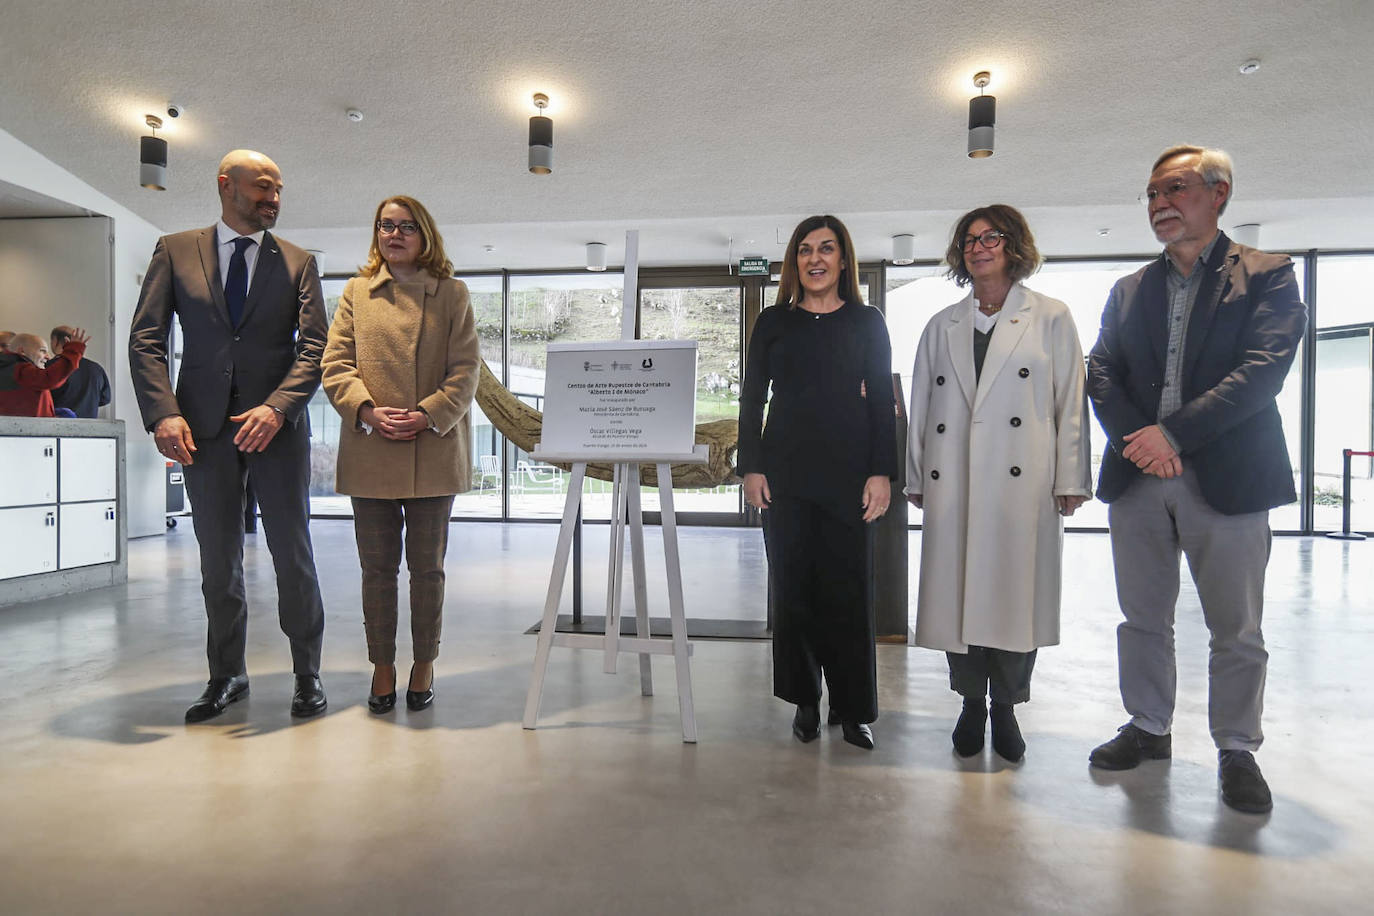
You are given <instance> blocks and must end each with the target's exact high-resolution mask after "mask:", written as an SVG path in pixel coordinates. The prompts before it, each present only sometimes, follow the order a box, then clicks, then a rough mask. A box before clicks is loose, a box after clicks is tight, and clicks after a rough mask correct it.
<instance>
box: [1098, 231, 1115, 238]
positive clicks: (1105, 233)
mask: <svg viewBox="0 0 1374 916" xmlns="http://www.w3.org/2000/svg"><path fill="white" fill-rule="evenodd" d="M1097 234H1098V235H1099V236H1101V237H1102V238H1104V239H1105V238H1106V237H1107V236H1109V235H1111V234H1112V230H1110V229H1099V230H1097Z"/></svg>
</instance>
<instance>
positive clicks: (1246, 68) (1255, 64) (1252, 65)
mask: <svg viewBox="0 0 1374 916" xmlns="http://www.w3.org/2000/svg"><path fill="white" fill-rule="evenodd" d="M1259 68H1260V62H1259V60H1258V59H1257V58H1254V57H1252V58H1250V59H1249V60H1247V61H1246V62H1245V63H1243V64H1241V65H1240V72H1241V73H1244V74H1245V75H1246V76H1249V75H1250V74H1251V73H1254V72H1255V71H1256V70H1258V69H1259Z"/></svg>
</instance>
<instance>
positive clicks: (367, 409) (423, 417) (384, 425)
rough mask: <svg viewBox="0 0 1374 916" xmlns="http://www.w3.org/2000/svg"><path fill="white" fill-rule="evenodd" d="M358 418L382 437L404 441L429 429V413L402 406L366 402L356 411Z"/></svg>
mask: <svg viewBox="0 0 1374 916" xmlns="http://www.w3.org/2000/svg"><path fill="white" fill-rule="evenodd" d="M358 419H360V420H362V421H363V422H364V423H366V424H367V425H368V426H370V427H372V428H373V429H374V430H376V431H377V432H378V433H380V434H381V436H382V438H383V439H392V440H394V441H396V442H406V441H408V440H410V439H414V438H415V437H416V436H417V435H419V434H420V433H421V432H423V431H424V430H426V429H429V414H427V413H425V412H424V411H423V410H407V409H406V408H404V407H377V406H374V405H372V404H366V405H364V406H363V408H362V409H361V410H359V411H358Z"/></svg>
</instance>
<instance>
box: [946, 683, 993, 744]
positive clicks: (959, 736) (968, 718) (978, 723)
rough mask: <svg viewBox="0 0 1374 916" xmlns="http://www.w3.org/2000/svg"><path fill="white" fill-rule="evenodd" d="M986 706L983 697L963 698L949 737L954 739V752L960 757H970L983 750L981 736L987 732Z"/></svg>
mask: <svg viewBox="0 0 1374 916" xmlns="http://www.w3.org/2000/svg"><path fill="white" fill-rule="evenodd" d="M987 725H988V708H987V707H986V706H984V705H983V698H982V697H978V698H976V699H975V698H973V697H965V698H964V711H963V712H961V713H959V721H958V722H955V723H954V731H953V732H952V733H951V734H950V736H949V737H950V738H951V739H952V740H953V741H954V753H956V754H958V755H959V756H960V757H972V756H973V755H974V754H977V753H980V752H982V750H983V736H984V735H985V734H986V732H987Z"/></svg>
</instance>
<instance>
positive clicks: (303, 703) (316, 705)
mask: <svg viewBox="0 0 1374 916" xmlns="http://www.w3.org/2000/svg"><path fill="white" fill-rule="evenodd" d="M328 705H329V702H328V701H327V700H326V699H325V698H324V685H322V684H321V683H320V679H319V678H318V677H316V676H315V675H313V674H298V675H296V693H295V694H294V695H293V696H292V697H291V715H293V716H295V717H296V718H298V719H308V718H310V717H311V716H318V715H319V714H320V713H322V712H324V710H325V707H326V706H328Z"/></svg>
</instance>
